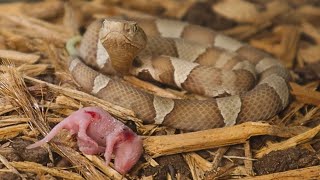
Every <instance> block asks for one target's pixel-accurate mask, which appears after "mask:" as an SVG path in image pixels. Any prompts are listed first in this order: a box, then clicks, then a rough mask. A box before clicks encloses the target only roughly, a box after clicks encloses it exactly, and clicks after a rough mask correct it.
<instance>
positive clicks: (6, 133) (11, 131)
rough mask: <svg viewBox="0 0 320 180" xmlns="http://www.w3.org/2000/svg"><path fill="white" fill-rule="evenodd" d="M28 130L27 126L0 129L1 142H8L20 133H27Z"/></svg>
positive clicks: (19, 125)
mask: <svg viewBox="0 0 320 180" xmlns="http://www.w3.org/2000/svg"><path fill="white" fill-rule="evenodd" d="M28 128H29V125H28V124H18V125H13V126H8V127H3V128H0V139H1V140H8V139H12V138H14V137H17V136H18V135H19V134H21V133H22V132H25V131H27V129H28Z"/></svg>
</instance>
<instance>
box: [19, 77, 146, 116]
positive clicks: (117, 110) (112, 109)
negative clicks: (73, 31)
mask: <svg viewBox="0 0 320 180" xmlns="http://www.w3.org/2000/svg"><path fill="white" fill-rule="evenodd" d="M25 79H27V80H29V81H31V82H32V83H35V84H42V85H45V86H47V87H48V88H49V89H50V90H52V91H54V92H57V93H60V94H63V95H65V96H69V97H72V98H74V99H77V100H80V101H81V102H90V104H92V105H96V106H100V107H102V108H104V109H105V110H106V111H108V112H109V113H111V114H113V115H115V116H117V117H120V118H122V119H127V120H133V121H135V122H141V120H139V119H137V118H136V117H135V115H134V113H133V112H132V111H131V110H128V109H125V108H122V107H120V106H116V105H114V104H111V103H109V102H107V101H104V100H102V99H99V98H96V97H94V96H91V95H89V94H87V93H84V92H81V91H77V90H73V89H69V88H63V87H60V86H57V85H54V84H50V83H47V82H44V81H41V80H38V79H35V78H32V77H27V76H25Z"/></svg>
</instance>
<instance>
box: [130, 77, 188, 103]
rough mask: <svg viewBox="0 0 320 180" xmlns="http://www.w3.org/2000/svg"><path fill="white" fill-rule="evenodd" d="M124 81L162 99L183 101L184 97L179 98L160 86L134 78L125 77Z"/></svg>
mask: <svg viewBox="0 0 320 180" xmlns="http://www.w3.org/2000/svg"><path fill="white" fill-rule="evenodd" d="M124 80H126V81H127V82H129V83H131V84H132V85H134V86H136V87H138V88H141V89H144V90H146V91H149V92H152V93H153V94H156V95H158V96H161V97H167V98H173V99H182V97H180V96H178V95H177V94H173V93H172V92H170V91H166V90H164V89H162V88H159V87H158V86H155V85H153V84H151V83H149V82H146V81H142V80H140V79H138V78H136V77H134V76H125V77H124Z"/></svg>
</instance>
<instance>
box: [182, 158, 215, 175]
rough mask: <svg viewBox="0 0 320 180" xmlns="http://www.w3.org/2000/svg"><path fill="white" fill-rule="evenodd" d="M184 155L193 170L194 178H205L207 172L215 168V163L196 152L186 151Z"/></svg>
mask: <svg viewBox="0 0 320 180" xmlns="http://www.w3.org/2000/svg"><path fill="white" fill-rule="evenodd" d="M183 157H184V159H185V161H186V163H187V164H188V166H189V168H190V170H191V174H192V178H193V179H195V180H200V179H204V178H205V172H208V171H212V170H213V164H212V163H210V162H209V161H207V160H205V159H203V158H202V157H201V156H199V155H198V154H196V153H186V154H183Z"/></svg>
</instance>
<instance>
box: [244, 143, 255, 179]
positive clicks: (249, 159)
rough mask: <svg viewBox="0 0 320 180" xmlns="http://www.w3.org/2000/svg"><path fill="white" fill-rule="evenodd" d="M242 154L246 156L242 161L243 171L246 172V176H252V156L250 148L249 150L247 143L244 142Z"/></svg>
mask: <svg viewBox="0 0 320 180" xmlns="http://www.w3.org/2000/svg"><path fill="white" fill-rule="evenodd" d="M244 154H245V156H246V158H245V159H244V161H243V162H244V167H245V170H246V172H247V174H249V175H250V176H253V175H254V171H253V163H252V154H251V148H250V142H249V141H246V142H245V143H244Z"/></svg>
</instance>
